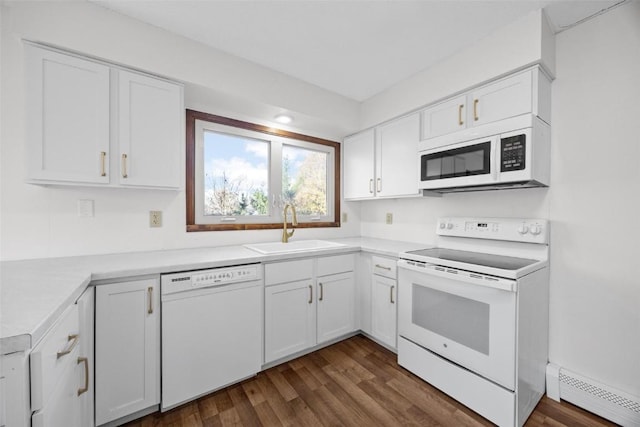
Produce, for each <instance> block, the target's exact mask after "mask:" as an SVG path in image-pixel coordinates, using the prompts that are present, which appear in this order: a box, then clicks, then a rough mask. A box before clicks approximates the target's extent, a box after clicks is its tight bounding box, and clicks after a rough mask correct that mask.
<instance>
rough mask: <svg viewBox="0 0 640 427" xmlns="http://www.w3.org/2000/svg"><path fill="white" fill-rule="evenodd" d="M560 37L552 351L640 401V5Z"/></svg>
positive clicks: (552, 198)
mask: <svg viewBox="0 0 640 427" xmlns="http://www.w3.org/2000/svg"><path fill="white" fill-rule="evenodd" d="M556 43H557V45H556V49H557V80H556V81H555V82H554V83H553V134H554V138H553V153H552V156H553V158H552V162H553V163H552V176H551V182H552V184H551V185H552V187H551V191H550V193H549V196H550V212H551V220H552V225H553V229H552V233H553V234H552V242H551V244H552V246H551V248H552V249H551V337H550V355H549V357H550V360H551V361H552V362H554V363H557V364H559V365H561V366H565V367H567V368H570V369H572V370H574V371H576V372H578V373H581V374H583V375H585V376H587V377H591V378H594V379H596V380H598V381H600V382H602V383H604V384H608V385H611V386H613V387H616V388H618V389H621V390H623V391H626V392H628V393H631V394H633V395H635V396H639V397H640V279H639V276H638V271H637V267H638V263H639V261H640V228H639V227H638V221H639V219H640V80H639V78H640V3H638V2H631V3H629V4H626V5H624V6H622V7H619V8H616V9H614V10H612V11H611V12H609V13H606V14H604V15H602V16H600V17H598V18H596V19H593V20H591V21H588V22H586V23H584V24H582V25H579V26H577V27H575V28H573V29H571V30H568V31H566V32H563V33H560V34H558V36H557V39H556Z"/></svg>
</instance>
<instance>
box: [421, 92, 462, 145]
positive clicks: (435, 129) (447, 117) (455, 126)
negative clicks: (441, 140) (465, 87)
mask: <svg viewBox="0 0 640 427" xmlns="http://www.w3.org/2000/svg"><path fill="white" fill-rule="evenodd" d="M466 115H467V106H466V97H465V96H464V95H463V96H458V97H456V98H453V99H450V100H448V101H444V102H441V103H440V104H437V105H434V106H433V107H430V108H427V109H426V110H424V111H423V112H422V136H421V137H422V139H429V138H435V137H436V136H440V135H446V134H448V133H452V132H455V131H457V130H461V129H465V128H466V127H467V124H466V121H465V120H466Z"/></svg>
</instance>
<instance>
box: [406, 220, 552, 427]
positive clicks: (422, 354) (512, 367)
mask: <svg viewBox="0 0 640 427" xmlns="http://www.w3.org/2000/svg"><path fill="white" fill-rule="evenodd" d="M436 233H437V235H438V247H436V248H432V249H424V250H419V251H411V252H405V253H402V254H400V260H399V261H398V282H399V292H398V299H399V306H398V309H399V315H398V334H399V337H398V363H399V364H400V365H402V366H404V367H405V368H407V369H408V370H410V371H412V372H414V373H415V374H416V375H418V376H420V377H421V378H423V379H424V380H426V381H427V382H429V383H431V384H432V385H434V386H435V387H437V388H439V389H441V390H442V391H444V392H445V393H447V394H449V395H450V396H452V397H453V398H455V399H457V400H458V401H460V402H461V403H463V404H465V405H466V406H468V407H469V408H471V409H473V410H474V411H476V412H478V413H479V414H480V415H482V416H484V417H485V418H487V419H489V420H490V421H492V422H494V423H496V424H498V425H504V426H521V425H523V424H524V422H525V421H526V419H527V418H528V417H529V415H530V414H531V412H532V411H533V409H534V408H535V406H536V404H537V402H538V401H539V400H540V398H541V397H542V395H543V393H544V391H545V368H546V364H547V353H548V343H547V341H548V309H549V308H548V307H549V303H548V294H549V271H548V270H549V269H548V250H549V246H548V244H549V224H548V222H547V221H546V220H540V219H513V218H441V219H439V220H438V225H437V229H436Z"/></svg>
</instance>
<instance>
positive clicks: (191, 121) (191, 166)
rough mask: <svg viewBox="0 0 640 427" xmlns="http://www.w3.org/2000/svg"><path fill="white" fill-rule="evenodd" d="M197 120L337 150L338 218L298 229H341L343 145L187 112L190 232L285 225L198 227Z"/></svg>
mask: <svg viewBox="0 0 640 427" xmlns="http://www.w3.org/2000/svg"><path fill="white" fill-rule="evenodd" d="M196 120H202V121H206V122H211V123H217V124H221V125H225V126H231V127H236V128H240V129H246V130H251V131H255V132H260V133H265V134H268V135H275V136H282V137H285V138H291V139H296V140H299V141H306V142H312V143H314V144H320V145H326V146H329V147H333V149H334V163H335V164H334V177H333V183H334V191H333V194H334V201H333V206H334V208H333V212H334V218H333V221H331V222H305V223H300V224H298V225H297V226H296V228H324V227H340V143H338V142H335V141H330V140H328V139H322V138H316V137H314V136H309V135H304V134H301V133H295V132H289V131H286V130H282V129H277V128H272V127H268V126H263V125H259V124H255V123H249V122H244V121H242V120H236V119H231V118H228V117H222V116H216V115H214V114H208V113H203V112H200V111H195V110H189V109H187V110H186V151H187V152H186V159H187V164H186V172H187V174H186V183H185V189H186V193H187V194H186V196H187V197H186V198H187V231H188V232H190V231H228V230H266V229H277V228H282V223H261V224H196V220H195V218H196V211H195V206H196V198H195V179H196V176H195V170H196V133H195V127H196Z"/></svg>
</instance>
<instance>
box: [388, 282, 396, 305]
mask: <svg viewBox="0 0 640 427" xmlns="http://www.w3.org/2000/svg"><path fill="white" fill-rule="evenodd" d="M395 288H396V287H395V286H392V287H391V292H390V293H389V300H391V304H395V303H396V302H395V301H394V300H393V290H394V289H395Z"/></svg>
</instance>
